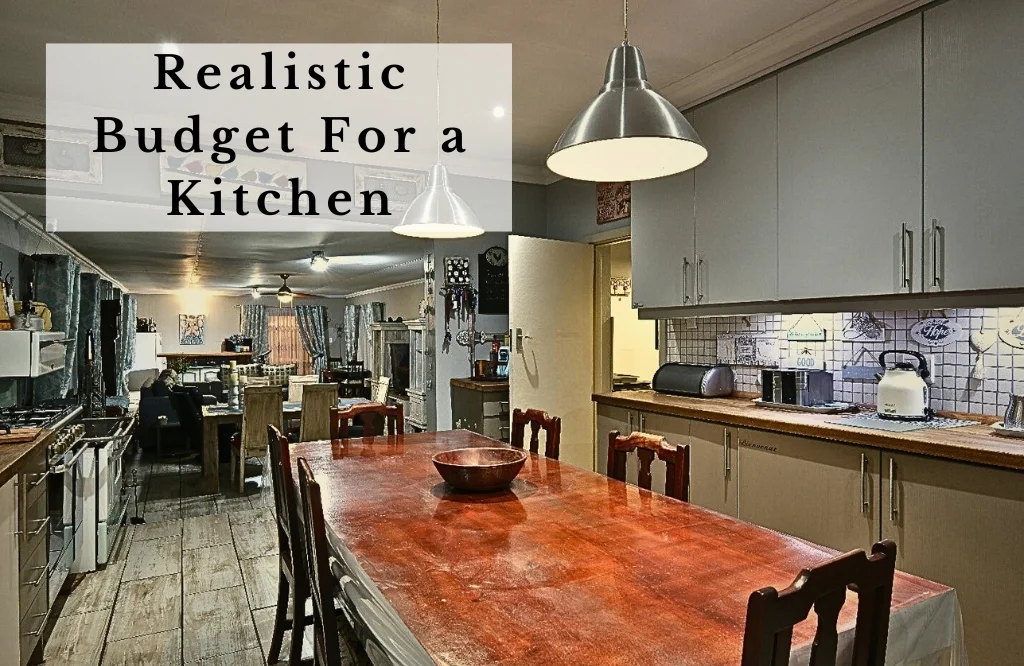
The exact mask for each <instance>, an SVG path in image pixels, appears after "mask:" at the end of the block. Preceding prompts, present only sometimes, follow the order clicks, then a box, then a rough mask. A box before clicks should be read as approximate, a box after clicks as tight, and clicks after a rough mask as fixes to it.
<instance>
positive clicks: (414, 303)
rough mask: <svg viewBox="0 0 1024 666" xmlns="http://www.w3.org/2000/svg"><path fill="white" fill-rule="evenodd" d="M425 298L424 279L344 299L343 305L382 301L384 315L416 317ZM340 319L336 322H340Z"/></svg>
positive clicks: (406, 317) (404, 317)
mask: <svg viewBox="0 0 1024 666" xmlns="http://www.w3.org/2000/svg"><path fill="white" fill-rule="evenodd" d="M422 300H423V281H422V280H419V281H417V282H416V283H415V284H410V285H406V286H404V287H398V288H397V289H388V288H382V289H380V290H374V291H373V292H372V293H369V294H362V295H359V296H354V297H352V298H346V299H343V301H342V302H343V305H362V304H363V303H374V302H380V303H383V304H384V317H385V318H387V317H391V318H392V319H397V318H398V317H401V318H402V319H403V320H404V319H416V318H418V317H419V316H420V301H422ZM340 323H341V321H340V320H339V321H338V322H336V324H340Z"/></svg>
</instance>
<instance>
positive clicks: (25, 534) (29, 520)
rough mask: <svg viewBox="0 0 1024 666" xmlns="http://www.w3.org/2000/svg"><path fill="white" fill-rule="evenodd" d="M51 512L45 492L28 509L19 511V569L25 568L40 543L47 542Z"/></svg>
mask: <svg viewBox="0 0 1024 666" xmlns="http://www.w3.org/2000/svg"><path fill="white" fill-rule="evenodd" d="M49 519H50V518H49V513H48V511H47V497H46V495H45V494H44V495H43V496H42V497H39V498H37V499H36V501H35V503H34V504H31V505H30V506H29V507H28V509H26V510H24V511H22V512H19V513H18V531H19V532H21V535H20V536H19V537H18V543H19V544H20V548H19V549H18V550H19V555H18V569H23V568H24V567H25V563H26V561H27V560H28V557H29V556H30V555H32V554H33V552H35V549H36V548H37V547H38V546H39V545H40V544H44V546H45V544H46V536H47V534H48V533H49V522H48V521H49Z"/></svg>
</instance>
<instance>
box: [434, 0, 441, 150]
mask: <svg viewBox="0 0 1024 666" xmlns="http://www.w3.org/2000/svg"><path fill="white" fill-rule="evenodd" d="M435 7H436V9H437V13H436V14H435V21H434V40H435V44H436V46H435V47H434V48H435V62H434V77H435V78H436V79H437V131H438V132H440V131H441V0H435ZM436 161H437V163H438V164H440V163H441V142H440V141H438V142H437V160H436Z"/></svg>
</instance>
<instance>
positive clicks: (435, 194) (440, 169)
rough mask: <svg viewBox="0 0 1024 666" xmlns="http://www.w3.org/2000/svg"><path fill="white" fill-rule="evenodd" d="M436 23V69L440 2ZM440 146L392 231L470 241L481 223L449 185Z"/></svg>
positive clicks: (417, 235)
mask: <svg viewBox="0 0 1024 666" xmlns="http://www.w3.org/2000/svg"><path fill="white" fill-rule="evenodd" d="M436 5H437V20H436V23H435V31H436V32H435V37H436V38H437V46H438V57H437V66H438V69H440V64H441V56H440V48H441V0H436ZM437 125H438V127H440V126H441V78H440V74H438V79H437ZM440 156H441V154H440V147H438V161H437V163H436V164H434V166H433V167H432V168H431V169H430V176H429V177H428V178H427V187H426V189H424V190H423V191H422V192H421V193H420V194H419V196H417V197H416V198H415V199H413V200H412V203H411V204H409V208H408V209H406V211H405V215H404V216H403V217H402V222H401V223H400V224H399V225H398V226H396V227H394V228H393V229H392V231H394V232H395V233H396V234H400V235H402V236H414V237H416V238H470V237H472V236H479V235H480V234H482V233H483V232H484V230H483V227H481V226H480V221H479V220H477V218H476V215H475V214H473V209H472V208H470V207H469V206H468V205H467V204H466V202H465V201H463V200H462V199H461V198H459V196H458V195H456V194H455V193H454V192H452V190H451V187H450V186H449V184H448V169H446V168H445V167H444V165H443V164H441V161H440Z"/></svg>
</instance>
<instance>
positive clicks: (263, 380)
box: [241, 375, 270, 387]
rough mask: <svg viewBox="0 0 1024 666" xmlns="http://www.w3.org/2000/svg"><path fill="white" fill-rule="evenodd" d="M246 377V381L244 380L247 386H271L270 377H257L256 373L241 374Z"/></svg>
mask: <svg viewBox="0 0 1024 666" xmlns="http://www.w3.org/2000/svg"><path fill="white" fill-rule="evenodd" d="M241 377H245V381H244V382H242V383H243V384H244V385H245V386H246V387H249V386H270V378H269V377H257V376H256V375H241Z"/></svg>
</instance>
